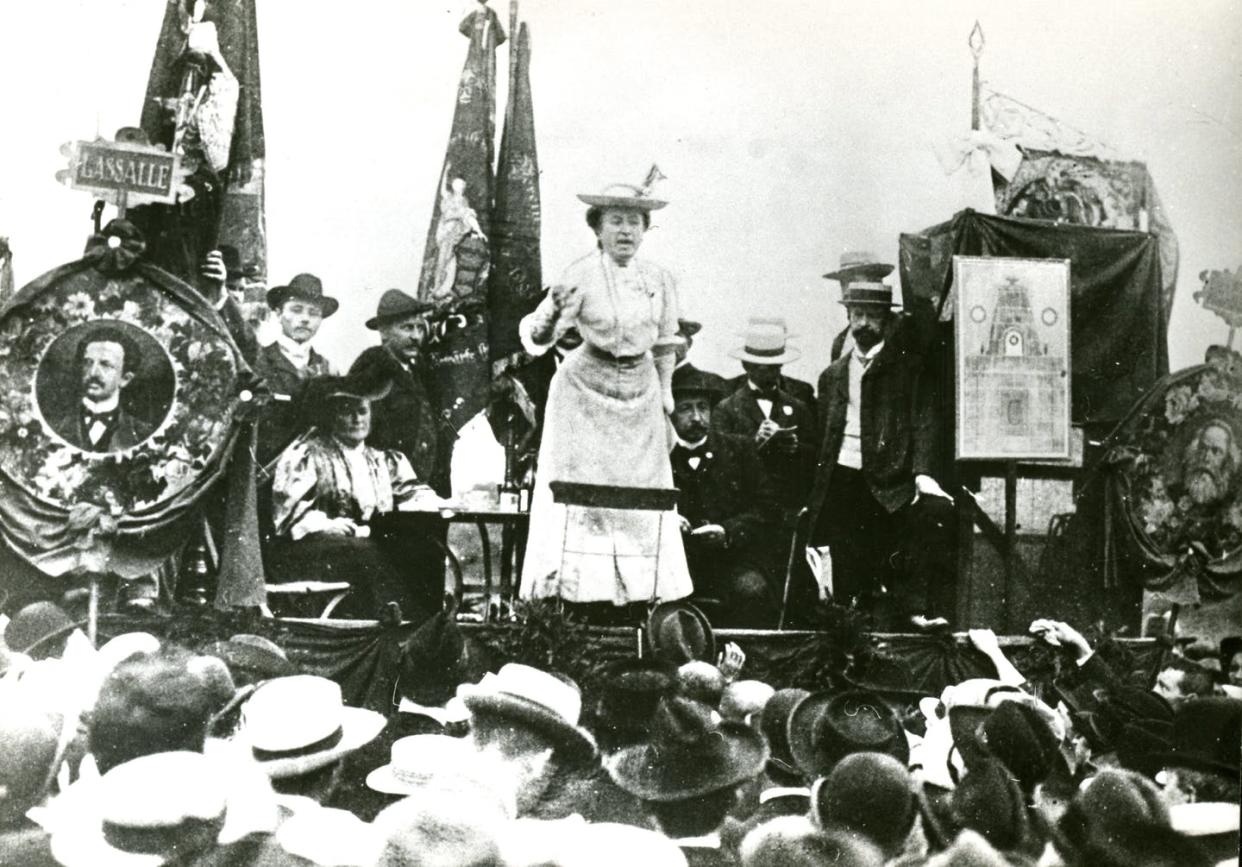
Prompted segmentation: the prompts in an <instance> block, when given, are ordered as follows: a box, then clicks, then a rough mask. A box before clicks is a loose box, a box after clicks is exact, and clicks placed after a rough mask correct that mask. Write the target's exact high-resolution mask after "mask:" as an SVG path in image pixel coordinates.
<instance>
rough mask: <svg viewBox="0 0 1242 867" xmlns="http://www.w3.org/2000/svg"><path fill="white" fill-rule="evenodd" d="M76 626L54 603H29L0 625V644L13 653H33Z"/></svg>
mask: <svg viewBox="0 0 1242 867" xmlns="http://www.w3.org/2000/svg"><path fill="white" fill-rule="evenodd" d="M77 626H78V624H77V623H75V622H74V621H73V620H72V619H70V617H69V615H68V614H66V613H65V611H64V609H62V608H61V607H60V606H59V605H57V604H56V603H54V602H32V603H31V604H29V605H27V606H26V607H25V608H23V609H21V610H20V611H18V612H17V613H16V614H14V615H13V618H12V619H11V620H9V623H8V625H7V626H6V627H5V628H4V643H5V644H6V645H7V646H8V648H9V650H12V651H16V652H17V653H29V654H34V653H36V652H37V651H38V650H39V648H40V647H41V646H43V645H45V644H47V643H50V642H52V641H55V640H56V639H58V638H61V637H63V636H65V635H68V634H69V633H70V632H72V631H73V630H74V629H76V628H77Z"/></svg>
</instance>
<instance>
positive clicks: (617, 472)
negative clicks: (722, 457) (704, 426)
mask: <svg viewBox="0 0 1242 867" xmlns="http://www.w3.org/2000/svg"><path fill="white" fill-rule="evenodd" d="M553 481H563V482H579V483H585V484H594V485H615V486H618V487H632V488H671V487H672V486H673V470H672V466H671V465H670V464H669V441H668V422H667V420H666V419H665V416H664V406H663V401H662V400H661V396H660V383H659V376H658V375H657V373H656V369H655V363H654V362H653V361H652V360H651V356H650V355H649V354H648V355H645V356H643V357H641V358H639V359H637V360H635V361H627V362H618V361H615V360H612V359H605V358H601V357H600V354H599V353H596V352H594V351H592V350H591V349H590V348H589V347H588V346H586V345H585V344H584V345H583V346H581V347H579V348H578V349H577V350H575V351H574V352H572V353H570V354H569V355H568V356H567V357H566V358H565V360H564V362H562V364H561V366H560V368H559V369H558V370H557V372H556V375H555V376H553V378H552V384H551V386H550V388H549V390H548V404H547V410H546V412H545V414H544V430H543V439H542V441H541V443H540V447H539V464H538V470H537V474H536V477H535V490H534V495H533V498H532V500H531V512H530V536H529V540H528V542H527V547H526V559H525V561H524V562H523V566H522V589H521V595H522V598H524V599H530V598H537V597H545V596H559V597H561V598H562V599H565V600H567V601H570V602H612V603H614V604H616V605H623V604H626V603H629V602H640V601H643V600H647V599H650V598H651V597H652V596H653V594H654V595H655V596H656V597H657V598H659V599H663V600H670V599H681V598H683V597H685V596H689V595H690V593H691V592H692V591H693V589H694V587H693V585H692V584H691V582H690V572H689V570H688V569H687V568H686V554H685V550H684V549H683V548H682V544H681V531H680V527H679V521H678V520H677V514H676V512H647V511H630V510H619V509H601V508H594V507H583V506H569V507H566V506H564V505H561V504H558V503H554V502H552V491H551V488H550V487H549V483H550V482H553ZM567 517H568V521H567V520H566V518H567ZM657 555H658V556H657ZM657 563H658V569H657Z"/></svg>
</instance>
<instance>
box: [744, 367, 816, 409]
mask: <svg viewBox="0 0 1242 867" xmlns="http://www.w3.org/2000/svg"><path fill="white" fill-rule="evenodd" d="M725 385H726V386H728V388H729V394H733V392H735V391H737V390H738V389H739V388H741V387H742V386H743V385H746V374H745V373H743V374H742V375H741V376H735V377H733V378H732V379H729V380H726V381H725ZM781 391H783V392H785V393H786V394H788V395H789V396H790V397H793V398H796V399H798V400H800V401H802V402H803V403H805V404H806V405H807V406H808V407H809V408H810V410H811V412H814V411H815V386H813V385H811V384H810V383H809V382H803V381H802V380H800V379H794V378H793V377H792V376H785V375H784V374H782V375H781Z"/></svg>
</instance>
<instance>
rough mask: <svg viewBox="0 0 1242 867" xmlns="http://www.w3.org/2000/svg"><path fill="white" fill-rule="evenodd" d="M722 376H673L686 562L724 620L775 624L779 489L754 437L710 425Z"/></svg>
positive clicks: (700, 596)
mask: <svg viewBox="0 0 1242 867" xmlns="http://www.w3.org/2000/svg"><path fill="white" fill-rule="evenodd" d="M722 383H723V380H721V379H720V377H718V376H715V375H714V374H708V373H704V372H703V371H700V370H697V369H691V370H690V372H688V373H685V374H683V375H681V376H677V375H674V377H673V407H674V408H673V415H672V417H671V418H672V424H673V431H674V432H675V434H676V443H675V445H674V446H673V450H672V454H671V455H670V459H671V462H672V465H673V486H674V487H676V488H677V490H678V491H680V496H679V498H678V503H677V512H678V514H679V515H680V518H681V532H682V541H683V543H684V544H685V548H686V563H687V565H688V566H689V567H690V577H691V579H692V580H693V581H694V593H695V599H696V600H697V601H698V602H699V603H700V604H704V605H706V606H708V607H715V606H718V607H719V617H718V620H719V621H720V622H722V623H728V624H730V625H738V626H754V627H758V626H771V625H774V624H775V620H776V610H777V602H776V600H777V598H778V592H779V591H778V589H777V588H776V586H775V585H776V572H775V569H774V568H773V567H774V564H773V562H772V558H771V557H770V556H769V555H770V550H769V549H770V546H769V545H768V544H767V541H766V539H767V536H768V535H769V534H770V533H771V531H772V529H773V527H772V524H773V523H774V521H775V514H776V503H775V496H774V492H773V491H772V489H771V487H770V483H769V480H768V477H767V475H766V474H765V473H764V468H763V465H762V463H760V460H759V456H758V454H757V453H756V451H755V447H754V445H753V442H752V441H751V440H750V439H747V438H743V437H737V436H730V435H728V434H723V433H721V432H720V431H718V430H713V429H712V412H713V409H712V408H713V405H714V404H715V403H716V401H718V400H719V399H720V392H719V390H718V385H719V384H722Z"/></svg>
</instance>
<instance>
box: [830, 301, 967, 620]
mask: <svg viewBox="0 0 1242 867" xmlns="http://www.w3.org/2000/svg"><path fill="white" fill-rule="evenodd" d="M892 292H893V290H892V288H891V287H890V286H888V285H886V284H884V283H881V282H878V281H872V280H862V279H859V280H853V281H851V282H849V283H848V284H847V285H846V288H845V291H844V292H843V293H842V301H841V303H842V304H844V305H845V308H846V312H847V314H848V316H849V323H850V336H851V337H852V338H853V341H854V346H853V348H852V349H850V350H849V351H847V352H846V353H845V355H843V356H842V357H841V358H839V359H838V360H837V361H835V362H833V363H832V365H830V366H829V367H828V369H827V370H825V371H824V373H823V375H822V376H821V377H820V381H819V395H820V412H819V417H820V419H821V421H822V423H823V425H824V436H823V441H822V444H821V447H820V451H819V461H818V465H817V468H816V473H815V483H814V487H813V489H812V493H811V498H810V503H809V504H808V505H809V509H810V513H811V524H810V526H811V542H812V544H813V545H816V546H823V545H827V546H829V548H830V551H831V565H832V575H833V580H834V588H833V590H834V600H835V601H836V602H837V603H838V604H843V605H848V604H854V605H857V606H858V607H859V608H861V609H862V610H863V611H865V612H867V613H869V614H871V615H872V616H874V617H875V618H876V620H877V626H878V627H879V628H881V629H897V630H901V629H908V628H909V625H910V624H911V622H916V623H917V622H918V618H920V617H922V615H923V614H924V613H925V612H927V611H928V610H929V609H932V608H941V609H943V608H947V604H946V602H945V601H944V600H943V599H942V598H941V594H943V593H944V592H945V591H947V590H949V589H951V582H952V567H951V565H950V564H951V558H950V557H949V556H948V549H949V546H950V540H951V538H952V536H951V531H950V529H949V528H950V527H951V525H952V519H953V513H952V505H953V501H952V500H951V499H950V498H949V496H948V495H947V494H946V493H945V492H944V491H943V490H941V488H940V486H939V485H938V484H937V483H936V481H935V479H933V478H932V476H931V472H932V468H933V466H934V461H935V456H936V445H935V420H934V418H933V415H932V403H931V390H930V385H931V377H932V375H933V374H932V372H931V371H927V370H925V369H924V366H925V365H924V359H923V358H922V356H921V355H920V354H919V353H917V352H915V351H914V350H913V349H912V348H911V347H912V343H911V341H910V336H909V335H907V334H906V333H905V330H904V328H902V327H899V326H900V325H901V323H900V320H898V319H897V318H896V316H895V315H894V313H893V307H894V305H893V295H892ZM929 591H931V592H929ZM939 613H947V611H943V612H939Z"/></svg>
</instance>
